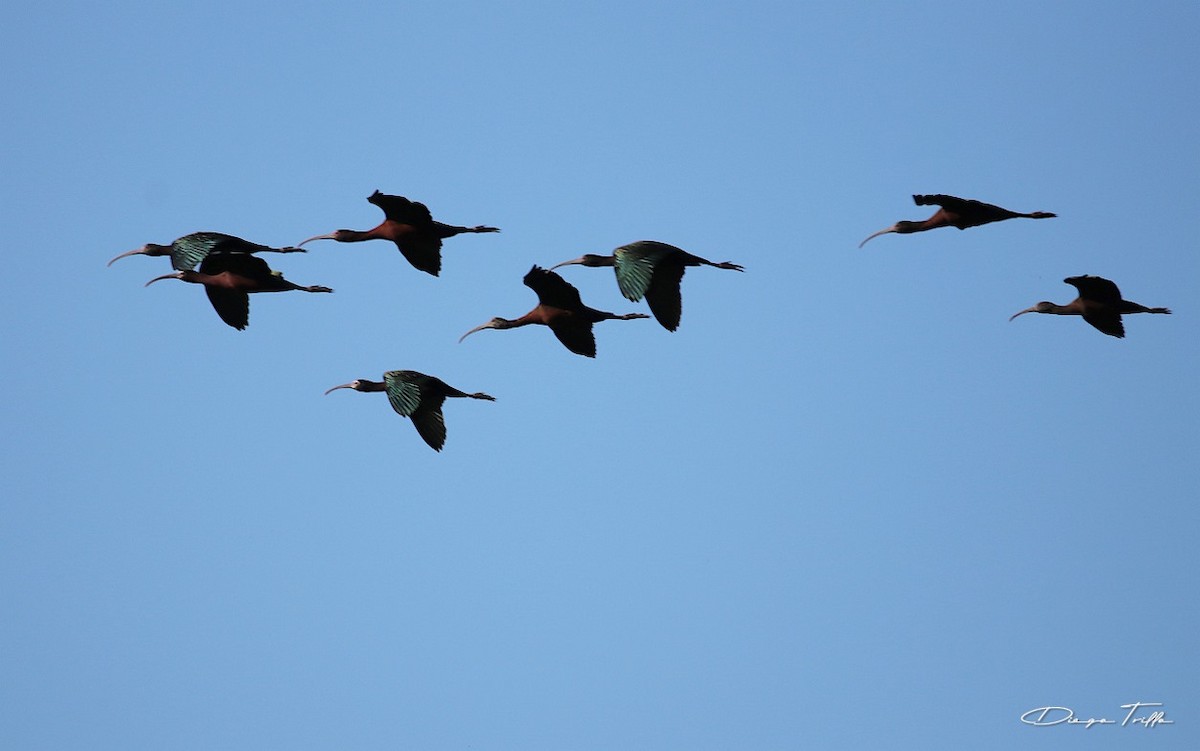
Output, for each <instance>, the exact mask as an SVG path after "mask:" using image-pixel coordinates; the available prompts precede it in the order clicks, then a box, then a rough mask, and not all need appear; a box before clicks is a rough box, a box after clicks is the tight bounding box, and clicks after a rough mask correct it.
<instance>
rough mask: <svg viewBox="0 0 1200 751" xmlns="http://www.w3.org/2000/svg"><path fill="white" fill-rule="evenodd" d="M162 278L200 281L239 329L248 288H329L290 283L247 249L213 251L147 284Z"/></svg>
mask: <svg viewBox="0 0 1200 751" xmlns="http://www.w3.org/2000/svg"><path fill="white" fill-rule="evenodd" d="M163 279H179V280H180V281H184V282H191V283H192V284H203V285H204V291H205V293H207V294H208V301H209V302H211V303H212V306H213V308H214V309H215V310H216V311H217V315H219V316H220V317H221V320H222V321H224V322H225V323H227V324H229V325H230V326H232V327H234V328H235V329H237V330H238V331H241V330H243V329H245V328H246V326H247V325H248V324H249V323H250V297H249V293H250V292H288V291H290V290H300V291H302V292H332V291H333V290H331V289H330V288H328V287H320V286H312V287H304V286H301V285H299V284H293V283H292V282H289V281H288V280H287V279H284V278H283V275H282V274H280V273H279V272H278V271H272V270H271V267H270V266H268V265H267V262H266V261H264V260H263V259H261V258H259V257H257V256H252V255H249V254H247V253H212V254H209V255H207V256H205V257H204V260H202V261H200V270H199V271H192V270H190V269H183V270H180V271H175V272H172V273H170V274H164V275H162V276H158V277H155V278H153V279H151V280H150V281H148V282H146V286H147V287H149V286H150V285H151V284H154V283H155V282H158V281H161V280H163Z"/></svg>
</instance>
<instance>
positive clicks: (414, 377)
mask: <svg viewBox="0 0 1200 751" xmlns="http://www.w3.org/2000/svg"><path fill="white" fill-rule="evenodd" d="M383 381H384V383H385V384H387V395H388V401H389V402H391V403H392V409H394V410H396V411H397V412H399V413H400V414H402V415H404V416H405V417H408V418H410V419H411V420H412V423H413V427H415V428H416V429H417V433H418V434H420V436H421V439H422V440H424V441H425V443H428V444H429V447H430V448H432V449H433V450H434V451H441V450H442V446H444V445H446V421H445V419H444V418H443V417H442V404H443V403H444V402H445V401H446V394H445V391H444V390H443V388H444V387H445V384H441V383H439V382H437V379H436V378H432V377H430V376H427V375H425V374H424V373H418V372H417V371H415V370H390V371H388V372H387V373H384V374H383Z"/></svg>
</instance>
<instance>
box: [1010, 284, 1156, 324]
mask: <svg viewBox="0 0 1200 751" xmlns="http://www.w3.org/2000/svg"><path fill="white" fill-rule="evenodd" d="M1063 282H1065V283H1067V284H1070V285H1071V286H1072V287H1074V288H1075V289H1077V290H1079V297H1077V298H1075V299H1074V300H1072V301H1071V302H1069V303H1067V304H1066V305H1055V304H1054V303H1052V302H1048V301H1045V300H1043V301H1042V302H1039V303H1038V304H1036V305H1033V306H1031V307H1028V308H1026V309H1025V310H1022V311H1020V312H1019V313H1015V314H1013V316H1012V317H1010V318H1009V319H1008V320H1010V321H1011V320H1012V319H1013V318H1016V317H1017V316H1020V315H1024V314H1026V313H1049V314H1052V315H1060V316H1082V318H1083V320H1085V321H1087V322H1088V323H1090V324H1091V325H1092V326H1094V327H1095V328H1096V329H1097V330H1099V331H1101V332H1103V333H1105V334H1108V335H1109V336H1115V337H1117V338H1118V339H1120V338H1123V337H1124V336H1125V324H1124V323H1122V321H1121V316H1122V315H1125V314H1128V313H1164V314H1169V313H1170V312H1171V311H1170V310H1169V309H1167V308H1147V307H1146V306H1145V305H1141V304H1139V303H1136V302H1130V301H1129V300H1125V299H1123V298H1122V297H1121V290H1120V289H1118V288H1117V285H1116V284H1114V283H1113V282H1111V281H1109V280H1108V279H1105V278H1104V277H1100V276H1070V277H1067V278H1066V279H1063Z"/></svg>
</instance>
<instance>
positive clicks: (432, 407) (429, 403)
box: [325, 370, 496, 451]
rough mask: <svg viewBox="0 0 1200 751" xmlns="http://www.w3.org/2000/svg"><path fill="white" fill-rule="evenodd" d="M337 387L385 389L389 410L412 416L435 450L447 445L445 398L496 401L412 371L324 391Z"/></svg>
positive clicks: (390, 372) (423, 436)
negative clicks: (443, 413)
mask: <svg viewBox="0 0 1200 751" xmlns="http://www.w3.org/2000/svg"><path fill="white" fill-rule="evenodd" d="M338 389H354V390H355V391H383V392H385V393H386V394H387V397H388V402H389V403H390V404H391V405H392V409H394V410H396V413H397V414H399V415H401V416H402V417H407V418H409V419H411V420H412V423H413V426H414V427H416V429H417V433H419V434H420V435H421V438H422V439H423V440H424V441H425V443H427V444H429V446H430V448H432V449H433V450H434V451H441V450H442V446H444V445H445V444H446V421H445V419H443V417H442V403H443V402H445V401H446V398H447V397H465V398H468V399H484V400H487V401H489V402H494V401H496V398H495V397H493V396H488V395H487V394H484V393H482V392H477V393H474V394H468V393H466V392H465V391H459V390H458V389H456V388H454V387H453V386H450V385H448V384H447V383H446V382H445V381H443V380H442V379H440V378H435V377H433V376H430V375H425V374H424V373H418V372H417V371H415V370H389V371H388V372H386V373H384V374H383V380H382V381H369V380H367V379H365V378H359V379H357V380H354V381H351V382H350V383H344V384H342V385H341V386H334V387H333V388H331V389H329V390H328V391H326V392H325V393H326V394H329V393H330V392H332V391H336V390H338Z"/></svg>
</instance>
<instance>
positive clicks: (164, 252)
mask: <svg viewBox="0 0 1200 751" xmlns="http://www.w3.org/2000/svg"><path fill="white" fill-rule="evenodd" d="M169 255H171V246H170V245H159V244H158V243H146V244H145V245H143V246H142V247H140V248H137V249H136V250H127V251H125V252H124V253H122V254H121V255H119V256H117V257H115V258H113V259H112V261H109V262H108V265H109V266H112V265H113V262H114V261H118V260H120V259H122V258H125V257H126V256H169Z"/></svg>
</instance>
